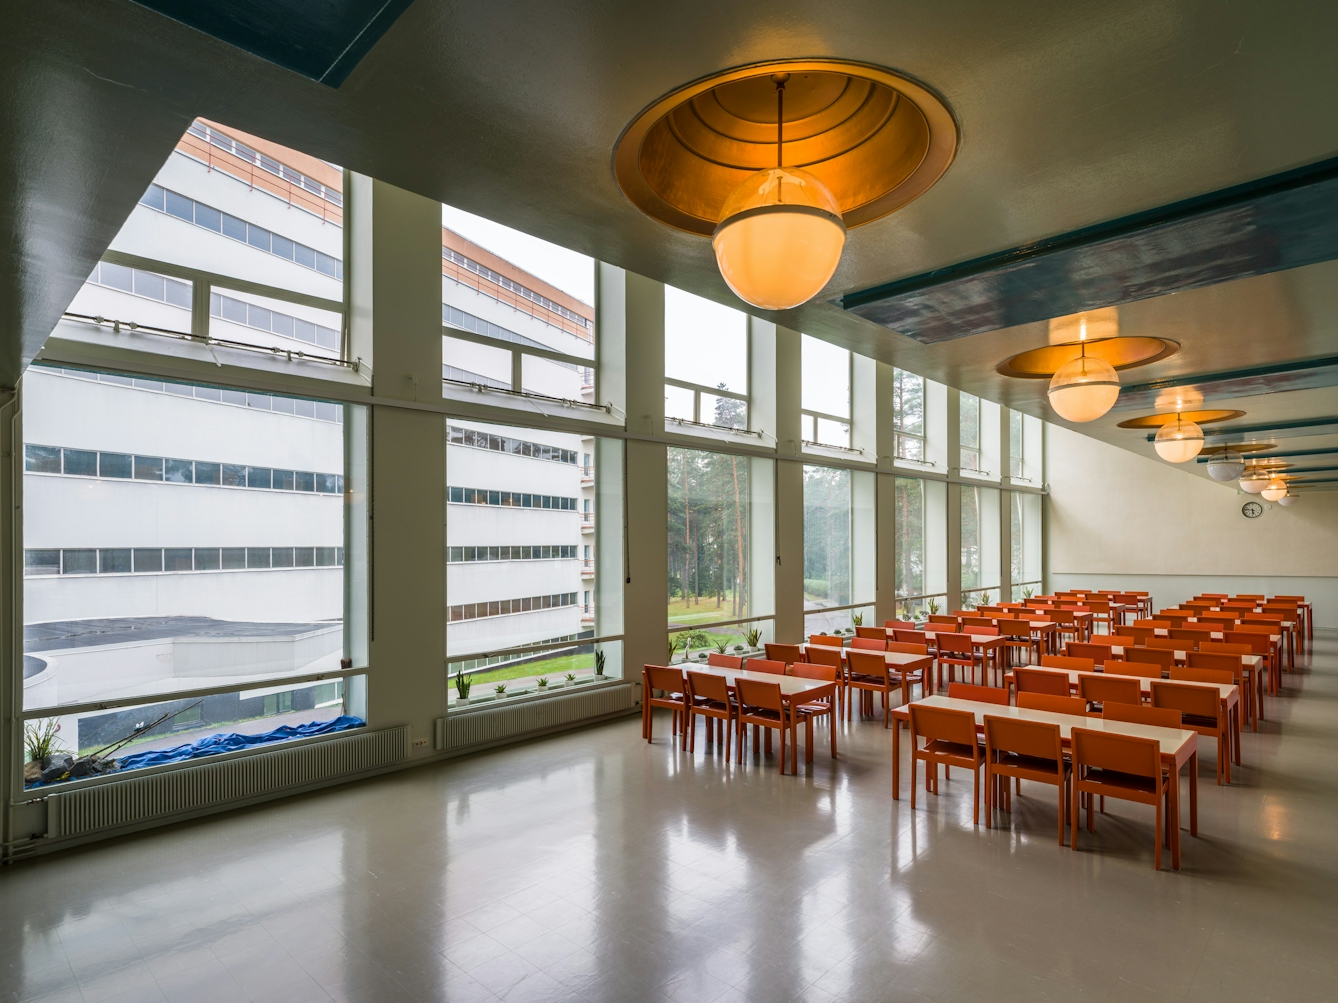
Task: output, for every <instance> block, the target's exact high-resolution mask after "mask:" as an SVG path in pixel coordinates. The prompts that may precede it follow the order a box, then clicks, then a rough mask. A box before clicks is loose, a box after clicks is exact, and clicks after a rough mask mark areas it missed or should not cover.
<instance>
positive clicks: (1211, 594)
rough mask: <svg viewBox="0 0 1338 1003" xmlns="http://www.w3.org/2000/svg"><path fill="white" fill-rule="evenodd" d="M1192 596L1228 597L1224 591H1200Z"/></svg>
mask: <svg viewBox="0 0 1338 1003" xmlns="http://www.w3.org/2000/svg"><path fill="white" fill-rule="evenodd" d="M1194 598H1196V599H1227V598H1230V597H1229V596H1228V595H1227V593H1225V592H1200V593H1199V594H1198V595H1197V596H1195V597H1194Z"/></svg>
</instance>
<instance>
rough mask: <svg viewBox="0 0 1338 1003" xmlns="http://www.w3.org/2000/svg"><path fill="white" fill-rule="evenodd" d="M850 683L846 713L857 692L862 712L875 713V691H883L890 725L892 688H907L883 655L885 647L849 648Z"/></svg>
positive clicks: (847, 715) (884, 716) (847, 658)
mask: <svg viewBox="0 0 1338 1003" xmlns="http://www.w3.org/2000/svg"><path fill="white" fill-rule="evenodd" d="M846 686H847V687H849V689H850V691H851V692H850V696H849V697H848V698H847V699H846V717H847V718H849V717H850V715H851V709H850V705H851V704H852V703H854V698H855V697H856V695H858V697H859V711H860V714H865V713H868V714H869V715H870V716H872V714H873V695H874V694H875V693H881V694H882V698H883V727H884V728H886V727H887V726H888V722H889V721H890V720H891V715H892V690H893V689H894V688H895V689H896V690H897V691H898V692H902V694H903V697H904V696H905V692H904V690H903V687H902V680H901V674H900V673H897V672H894V671H893V670H892V669H891V668H890V667H889V666H888V664H887V659H886V658H884V657H883V653H882V652H881V651H863V650H860V649H859V648H851V649H850V650H849V651H847V652H846ZM920 692H921V694H923V693H924V686H923V680H921V689H920Z"/></svg>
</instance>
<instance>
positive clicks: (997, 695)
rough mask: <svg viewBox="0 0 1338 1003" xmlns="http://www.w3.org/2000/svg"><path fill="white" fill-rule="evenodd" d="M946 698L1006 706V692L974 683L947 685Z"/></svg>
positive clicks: (995, 687)
mask: <svg viewBox="0 0 1338 1003" xmlns="http://www.w3.org/2000/svg"><path fill="white" fill-rule="evenodd" d="M948 696H949V697H950V698H951V699H953V700H974V701H975V702H976V703H993V704H999V705H1000V706H1003V707H1007V706H1008V691H1007V690H1001V689H999V687H997V686H977V685H975V684H974V683H949V684H948Z"/></svg>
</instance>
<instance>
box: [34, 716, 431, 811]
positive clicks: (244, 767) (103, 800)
mask: <svg viewBox="0 0 1338 1003" xmlns="http://www.w3.org/2000/svg"><path fill="white" fill-rule="evenodd" d="M408 735H409V729H408V728H407V727H401V728H387V729H385V730H383V731H371V732H359V733H356V734H353V735H348V736H346V737H343V738H331V739H328V740H326V741H324V742H312V743H311V744H310V745H303V746H298V747H295V748H289V749H275V750H274V751H273V752H263V753H259V754H257V755H254V756H243V757H240V758H237V759H229V760H224V761H221V762H216V763H201V764H199V765H198V766H188V767H184V768H182V769H178V770H171V771H167V772H164V773H156V774H152V775H150V776H144V777H134V778H127V779H125V780H117V781H114V782H112V783H106V784H98V785H95V786H90V787H86V788H84V789H83V790H72V791H68V792H64V793H60V794H52V795H51V796H50V797H49V798H47V799H46V801H47V836H48V837H57V836H77V835H81V834H83V833H89V832H98V831H101V830H107V829H116V828H119V827H121V826H125V825H133V824H135V823H137V822H146V821H150V820H152V819H157V818H166V817H169V816H172V815H178V814H181V813H183V812H189V811H194V810H197V809H201V808H209V807H212V806H216V805H222V804H226V803H228V802H230V801H242V800H245V799H247V798H253V797H257V796H260V795H264V794H269V793H272V792H276V791H282V790H285V789H287V788H293V787H303V786H306V785H308V784H314V783H319V782H321V781H323V780H333V779H335V778H337V777H340V776H344V775H349V774H355V773H361V772H363V771H364V770H373V769H376V768H377V767H381V766H389V765H391V764H393V763H398V762H401V761H403V760H404V759H405V758H407V755H408V750H407V748H406V746H407V745H408V740H409V737H408Z"/></svg>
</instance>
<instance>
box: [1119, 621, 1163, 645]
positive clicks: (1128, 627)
mask: <svg viewBox="0 0 1338 1003" xmlns="http://www.w3.org/2000/svg"><path fill="white" fill-rule="evenodd" d="M1120 630H1122V631H1124V633H1125V634H1126V635H1127V636H1128V637H1132V638H1133V639H1134V643H1135V644H1137V643H1138V642H1140V641H1144V642H1146V641H1150V640H1152V638H1154V637H1156V636H1157V629H1156V628H1155V627H1135V626H1134V625H1133V624H1128V623H1127V624H1125V625H1124V626H1123V627H1121V628H1120Z"/></svg>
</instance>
